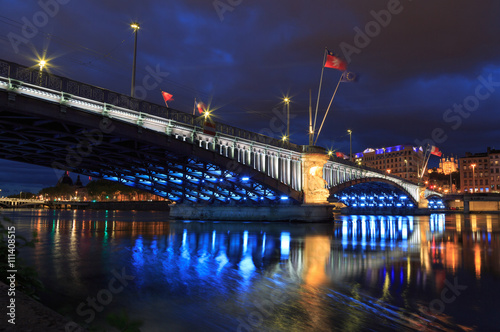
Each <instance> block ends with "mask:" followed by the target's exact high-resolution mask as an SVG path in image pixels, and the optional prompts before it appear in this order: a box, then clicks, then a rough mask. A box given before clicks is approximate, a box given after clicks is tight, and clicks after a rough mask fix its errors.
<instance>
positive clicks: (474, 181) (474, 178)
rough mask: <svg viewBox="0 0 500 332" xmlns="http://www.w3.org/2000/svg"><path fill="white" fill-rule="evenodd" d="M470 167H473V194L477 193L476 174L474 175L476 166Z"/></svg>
mask: <svg viewBox="0 0 500 332" xmlns="http://www.w3.org/2000/svg"><path fill="white" fill-rule="evenodd" d="M470 167H472V192H473V193H475V192H476V173H474V171H475V169H476V164H471V165H470Z"/></svg>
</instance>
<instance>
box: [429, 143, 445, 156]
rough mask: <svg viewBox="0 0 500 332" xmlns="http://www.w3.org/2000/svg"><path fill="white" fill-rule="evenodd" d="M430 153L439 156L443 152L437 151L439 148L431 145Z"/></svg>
mask: <svg viewBox="0 0 500 332" xmlns="http://www.w3.org/2000/svg"><path fill="white" fill-rule="evenodd" d="M431 154H433V155H435V156H438V157H441V156H442V155H443V152H441V151H439V148H438V147H437V146H434V145H433V146H431Z"/></svg>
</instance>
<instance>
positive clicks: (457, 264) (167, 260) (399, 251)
mask: <svg viewBox="0 0 500 332" xmlns="http://www.w3.org/2000/svg"><path fill="white" fill-rule="evenodd" d="M3 214H4V215H8V216H11V217H12V219H14V220H15V221H16V224H17V229H18V232H20V233H22V234H26V235H28V234H29V233H30V231H31V230H36V231H37V232H38V236H39V240H40V242H39V243H38V244H37V247H36V249H35V250H34V251H31V252H29V251H27V252H25V253H24V256H25V258H26V260H27V261H28V262H29V263H31V264H33V265H34V266H35V267H36V269H37V270H38V271H39V274H40V276H41V278H42V279H43V281H44V282H45V284H46V287H47V289H48V291H47V292H46V293H45V294H42V301H43V302H44V303H47V304H48V305H49V306H51V307H53V308H55V309H56V310H59V311H61V312H63V313H66V314H68V315H70V316H71V317H72V318H73V319H75V320H76V321H79V322H82V321H83V319H84V318H86V317H83V318H82V317H79V316H78V315H77V314H76V312H75V309H76V308H77V306H78V305H79V303H81V302H82V301H85V299H86V298H87V297H89V296H95V295H96V294H97V293H98V291H99V290H100V289H103V288H106V287H107V284H108V281H109V279H110V278H112V276H113V274H112V273H111V271H112V270H113V269H115V270H118V271H120V270H121V269H122V268H125V270H126V271H127V274H129V275H132V276H134V277H135V279H134V280H133V281H132V282H131V283H130V284H129V285H128V286H127V287H126V288H125V290H124V291H123V292H121V293H119V294H116V295H115V297H114V299H113V301H112V302H111V303H110V304H109V305H107V306H106V309H105V311H104V312H103V313H102V314H99V313H98V314H97V316H96V317H97V319H96V323H99V322H101V321H103V320H104V318H105V314H106V313H109V312H112V311H115V310H118V309H121V308H126V309H127V310H128V312H129V313H130V314H131V315H132V316H133V317H134V318H139V319H142V320H144V322H145V325H144V331H165V330H171V331H199V330H203V331H221V330H223V331H225V330H228V331H237V330H240V331H247V330H248V331H249V330H253V331H286V330H291V331H302V330H310V331H331V330H335V331H344V330H364V329H374V330H387V329H389V330H422V329H425V328H426V326H428V327H430V328H431V329H433V328H441V329H443V330H456V329H460V326H462V327H463V328H465V327H475V328H478V329H480V330H481V329H483V330H489V329H493V328H497V326H500V320H499V317H498V316H499V315H497V314H496V313H497V312H498V311H499V310H500V301H499V300H498V299H496V298H495V297H492V296H491V294H500V255H499V253H500V251H499V250H500V248H499V247H500V236H499V235H500V221H499V216H498V215H470V216H464V215H459V214H457V215H448V216H445V215H443V214H435V215H431V216H419V217H412V216H404V217H403V216H342V217H340V219H339V220H338V221H336V222H334V223H333V222H332V223H328V224H289V223H231V222H219V223H212V222H210V223H209V222H206V223H198V222H190V223H188V222H186V223H184V222H169V221H168V218H167V217H166V216H165V215H164V214H162V213H153V212H151V213H145V212H143V213H141V212H116V211H109V212H91V211H47V210H18V211H5V212H4V213H3ZM454 283H455V284H456V283H458V284H460V285H466V286H467V289H465V290H463V291H460V292H459V293H460V294H456V293H455V295H457V296H456V297H455V298H454V300H453V301H448V300H446V301H444V300H442V294H443V293H446V294H448V293H449V294H452V293H450V290H448V291H446V289H447V288H450V286H449V285H450V284H451V285H453V284H454ZM276 290H277V291H278V293H275V292H274V291H276ZM451 291H453V290H451ZM447 292H448V293H447ZM278 295H279V296H278ZM276 298H279V300H276ZM440 301H441V302H440ZM443 301H444V302H443ZM440 303H444V306H443V310H444V311H443V312H442V313H441V312H436V310H434V312H430V311H429V306H430V305H431V308H432V304H433V305H434V306H435V307H434V308H438V309H440V307H439V304H440ZM438 311H440V310H438Z"/></svg>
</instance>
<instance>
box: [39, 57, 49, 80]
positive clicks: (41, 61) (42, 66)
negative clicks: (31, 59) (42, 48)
mask: <svg viewBox="0 0 500 332" xmlns="http://www.w3.org/2000/svg"><path fill="white" fill-rule="evenodd" d="M46 64H47V61H45V60H40V62H38V66H40V71H39V73H38V84H40V85H42V73H43V68H44V67H45V65H46Z"/></svg>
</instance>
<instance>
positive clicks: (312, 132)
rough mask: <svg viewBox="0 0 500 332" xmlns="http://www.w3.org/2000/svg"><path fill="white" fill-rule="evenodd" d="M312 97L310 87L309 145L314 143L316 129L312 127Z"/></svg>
mask: <svg viewBox="0 0 500 332" xmlns="http://www.w3.org/2000/svg"><path fill="white" fill-rule="evenodd" d="M311 103H312V99H311V89H309V145H310V146H312V145H313V140H314V131H313V127H312V104H311Z"/></svg>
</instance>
